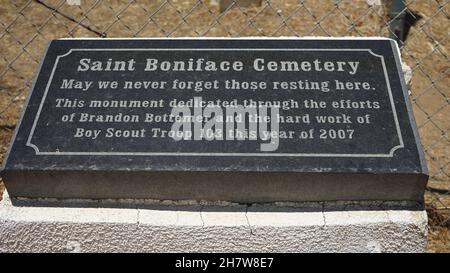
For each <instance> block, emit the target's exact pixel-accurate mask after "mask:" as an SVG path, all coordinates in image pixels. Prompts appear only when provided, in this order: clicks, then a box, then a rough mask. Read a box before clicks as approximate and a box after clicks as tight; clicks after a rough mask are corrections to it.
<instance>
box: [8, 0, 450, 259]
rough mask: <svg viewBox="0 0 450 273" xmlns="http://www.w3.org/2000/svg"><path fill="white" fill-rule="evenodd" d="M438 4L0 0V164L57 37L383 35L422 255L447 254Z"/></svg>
mask: <svg viewBox="0 0 450 273" xmlns="http://www.w3.org/2000/svg"><path fill="white" fill-rule="evenodd" d="M448 3H449V1H445V0H440V1H439V0H416V1H414V0H410V1H396V0H391V1H386V0H345V1H344V0H342V1H339V0H334V1H333V0H285V1H282V0H239V1H232V0H167V1H163V0H110V1H102V0H96V1H95V0H48V1H44V0H42V1H41V0H33V1H30V0H19V1H9V0H0V160H2V159H3V155H4V153H5V152H6V150H7V148H8V145H9V141H10V138H11V135H12V132H13V130H14V128H15V125H16V122H17V120H18V118H19V114H20V112H21V110H22V107H23V104H24V102H25V98H26V96H27V93H28V91H29V89H30V85H31V82H32V79H33V76H34V73H36V69H37V66H38V63H39V61H40V59H41V57H42V54H43V52H44V49H45V47H46V45H47V43H48V42H49V41H50V40H51V39H56V38H62V37H156V36H158V37H161V36H162V37H176V36H194V37H200V36H226V37H242V36H384V37H387V36H390V37H394V38H395V39H397V40H398V41H399V44H400V45H401V49H402V56H403V61H404V62H405V63H406V64H407V65H408V66H409V68H410V70H411V71H410V72H411V75H412V78H411V84H410V88H411V97H410V99H411V101H412V103H413V107H414V114H415V117H416V121H417V125H418V127H419V132H420V136H421V141H422V144H423V146H424V149H425V153H426V157H427V161H428V166H429V170H430V175H431V179H430V183H429V185H428V190H427V193H426V204H427V210H428V213H429V219H430V229H429V235H430V236H429V237H430V243H429V248H430V250H431V251H450V145H449V135H448V131H449V129H450V122H449V121H450V108H449V98H448V97H449V96H448V95H449V91H450V90H449V88H448V83H449V81H448V78H449V77H448V72H449V59H448V55H447V49H448V43H447V37H448V31H449V30H450V23H449V16H448V9H449V6H450V5H448ZM2 188H3V186H2V185H1V184H0V191H1V190H2Z"/></svg>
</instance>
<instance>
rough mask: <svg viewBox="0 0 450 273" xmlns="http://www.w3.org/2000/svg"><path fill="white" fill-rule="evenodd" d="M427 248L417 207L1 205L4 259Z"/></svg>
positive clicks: (69, 202) (359, 204) (421, 212)
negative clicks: (15, 255) (12, 255)
mask: <svg viewBox="0 0 450 273" xmlns="http://www.w3.org/2000/svg"><path fill="white" fill-rule="evenodd" d="M13 204H14V205H13ZM426 241H427V215H426V213H425V211H424V210H421V209H420V208H417V205H416V204H414V203H401V202H395V203H392V202H391V203H388V202H365V203H364V202H351V203H349V202H346V203H336V202H334V203H331V202H325V203H324V202H318V203H303V204H298V203H281V204H278V203H274V204H270V205H251V206H242V205H237V204H230V203H215V204H203V203H201V204H198V203H195V202H162V203H158V202H154V201H148V200H147V201H145V200H139V201H138V200H134V201H133V200H121V201H120V202H119V201H113V200H109V201H80V200H67V201H61V200H48V199H47V200H29V199H26V200H25V199H22V200H13V202H11V200H10V199H9V197H8V196H7V194H5V195H4V197H3V200H2V201H1V203H0V252H423V251H425V249H426Z"/></svg>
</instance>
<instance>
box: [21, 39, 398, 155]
mask: <svg viewBox="0 0 450 273" xmlns="http://www.w3.org/2000/svg"><path fill="white" fill-rule="evenodd" d="M75 51H363V52H369V53H370V54H371V55H373V56H375V57H378V58H380V59H381V64H382V67H383V72H384V77H385V81H386V86H387V90H388V95H389V99H390V102H391V108H392V113H393V116H394V122H395V126H396V129H397V136H398V138H399V145H396V146H394V147H392V148H391V150H390V151H389V153H388V154H338V153H335V154H333V153H267V152H266V153H263V152H261V153H198V152H188V153H178V152H59V151H56V152H41V151H40V150H39V148H38V147H37V146H36V145H35V144H33V143H31V139H32V137H33V135H34V131H35V129H36V125H37V122H38V120H39V117H40V114H41V111H42V108H43V105H44V103H45V99H46V97H47V93H48V90H49V88H50V85H51V83H52V80H53V76H54V73H55V71H56V67H57V66H58V63H59V60H60V59H61V58H64V57H66V56H68V55H70V54H71V53H72V52H75ZM26 146H28V147H31V148H33V149H34V151H35V154H36V155H100V156H102V155H127V156H269V157H362V158H368V157H393V156H394V153H395V151H396V150H398V149H401V148H404V147H405V146H404V142H403V136H402V133H401V130H400V125H399V121H398V117H397V111H396V108H395V103H394V99H393V95H392V90H391V85H390V82H389V75H388V73H387V69H386V64H385V61H384V56H383V55H379V54H376V53H374V52H373V51H372V50H371V49H367V48H362V49H353V48H327V49H323V48H72V49H70V50H69V51H68V52H66V53H64V54H62V55H58V56H57V57H56V60H55V63H54V64H53V68H52V72H51V74H50V77H49V79H48V82H47V86H46V88H45V91H44V96H43V97H42V99H41V103H40V104H39V108H38V112H37V113H36V117H35V119H34V122H33V126H32V128H31V131H30V134H29V135H28V139H27V142H26Z"/></svg>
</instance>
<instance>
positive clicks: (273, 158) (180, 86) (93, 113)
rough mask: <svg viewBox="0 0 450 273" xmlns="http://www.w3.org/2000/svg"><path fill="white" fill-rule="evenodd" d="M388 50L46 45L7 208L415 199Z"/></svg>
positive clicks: (413, 154) (376, 45)
mask: <svg viewBox="0 0 450 273" xmlns="http://www.w3.org/2000/svg"><path fill="white" fill-rule="evenodd" d="M400 67H401V65H400V61H399V56H398V48H397V46H396V44H395V43H394V42H393V41H392V40H389V39H360V40H359V39H351V40H345V39H343V40H304V39H211V40H209V39H208V40H196V39H149V40H133V39H130V40H109V39H108V40H102V39H98V40H56V41H53V42H51V44H50V45H49V47H48V50H47V52H46V54H45V57H44V60H43V62H42V66H41V69H40V71H39V74H38V77H37V79H36V82H35V84H34V87H33V90H32V92H31V95H30V97H29V100H28V103H27V105H26V107H25V111H24V115H23V118H22V120H21V122H20V125H19V126H18V128H17V132H16V135H15V137H14V140H13V143H12V146H11V149H10V152H9V155H8V157H7V159H6V160H5V164H4V170H3V172H2V177H3V179H4V181H5V184H6V187H7V189H8V192H9V194H10V195H11V196H13V197H16V196H21V197H61V198H154V199H208V200H231V201H239V202H258V201H281V200H286V201H305V200H314V201H320V200H363V199H366V200H401V199H404V200H421V199H422V197H423V191H424V187H425V184H426V181H427V169H426V164H425V162H424V158H423V154H422V151H421V146H420V143H419V139H418V134H417V129H416V127H415V123H414V118H413V115H412V112H411V106H410V104H409V101H408V98H407V90H406V87H405V83H404V80H403V76H402V72H401V68H400Z"/></svg>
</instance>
